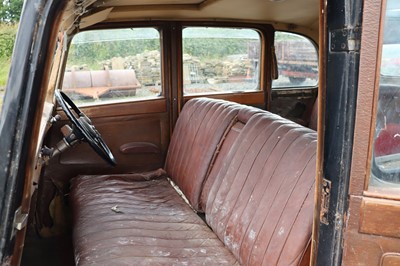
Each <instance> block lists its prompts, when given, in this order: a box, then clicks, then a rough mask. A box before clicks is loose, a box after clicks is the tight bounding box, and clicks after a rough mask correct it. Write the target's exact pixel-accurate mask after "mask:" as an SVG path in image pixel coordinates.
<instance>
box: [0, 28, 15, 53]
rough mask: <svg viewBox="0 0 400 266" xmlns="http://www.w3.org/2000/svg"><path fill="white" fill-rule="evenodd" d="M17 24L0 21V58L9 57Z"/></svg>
mask: <svg viewBox="0 0 400 266" xmlns="http://www.w3.org/2000/svg"><path fill="white" fill-rule="evenodd" d="M16 34H17V25H8V24H2V23H0V58H3V59H4V58H11V54H12V51H13V47H14V41H15V36H16Z"/></svg>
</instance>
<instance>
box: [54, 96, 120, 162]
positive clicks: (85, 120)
mask: <svg viewBox="0 0 400 266" xmlns="http://www.w3.org/2000/svg"><path fill="white" fill-rule="evenodd" d="M55 96H56V100H57V102H58V104H59V105H60V106H61V108H62V109H63V111H64V112H65V114H66V115H67V117H68V119H69V120H70V121H71V122H72V124H73V130H74V131H75V132H74V133H75V134H76V135H77V137H78V138H79V139H80V140H83V141H86V142H88V143H89V145H90V147H92V148H93V150H94V151H95V152H96V153H97V154H98V155H100V157H101V158H103V160H105V161H106V162H107V163H109V164H110V165H112V166H115V165H116V164H117V162H116V160H115V158H114V155H113V154H112V152H111V150H110V148H108V146H107V144H106V143H105V142H104V140H103V138H102V137H101V135H100V133H99V132H98V131H97V130H96V128H95V127H94V126H93V124H92V121H91V120H90V119H89V117H87V116H86V115H85V114H84V113H83V112H82V111H81V110H79V108H78V107H77V106H76V105H75V104H74V103H73V101H72V100H71V99H70V98H69V97H68V96H67V95H66V94H65V93H64V92H62V91H60V90H56V91H55ZM69 107H70V108H71V109H72V111H73V112H74V113H75V114H74V113H73V112H72V111H71V109H70V108H69Z"/></svg>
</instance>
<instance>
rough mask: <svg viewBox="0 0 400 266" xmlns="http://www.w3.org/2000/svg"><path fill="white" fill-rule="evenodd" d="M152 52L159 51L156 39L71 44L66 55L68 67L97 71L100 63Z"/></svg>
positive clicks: (158, 43) (158, 42)
mask: <svg viewBox="0 0 400 266" xmlns="http://www.w3.org/2000/svg"><path fill="white" fill-rule="evenodd" d="M153 50H160V41H159V40H158V39H143V40H135V41H115V42H95V43H83V44H73V45H71V47H70V51H69V54H68V65H69V66H72V65H82V64H86V65H88V66H91V69H99V68H100V67H101V66H100V64H98V63H100V62H101V61H104V60H109V59H111V58H113V57H127V56H133V55H136V54H139V53H143V52H145V51H153Z"/></svg>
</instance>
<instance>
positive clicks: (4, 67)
mask: <svg viewBox="0 0 400 266" xmlns="http://www.w3.org/2000/svg"><path fill="white" fill-rule="evenodd" d="M9 70H10V59H9V58H0V90H1V89H2V88H5V86H6V85H7V78H8V71H9Z"/></svg>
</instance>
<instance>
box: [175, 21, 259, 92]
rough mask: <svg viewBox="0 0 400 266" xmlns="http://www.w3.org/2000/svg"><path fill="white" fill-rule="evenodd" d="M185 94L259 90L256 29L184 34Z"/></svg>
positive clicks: (210, 29)
mask: <svg viewBox="0 0 400 266" xmlns="http://www.w3.org/2000/svg"><path fill="white" fill-rule="evenodd" d="M182 34H183V91H184V94H186V95H190V94H196V93H224V92H240V91H254V90H259V89H260V86H259V84H260V68H259V62H260V50H261V38H260V34H259V33H258V32H257V31H256V30H253V29H236V28H216V27H188V28H185V29H184V30H183V33H182Z"/></svg>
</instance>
